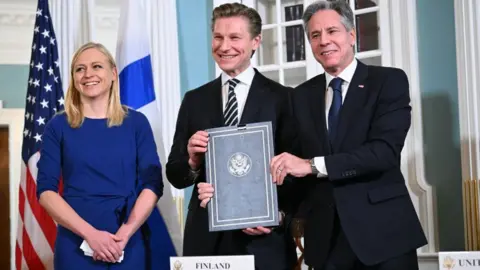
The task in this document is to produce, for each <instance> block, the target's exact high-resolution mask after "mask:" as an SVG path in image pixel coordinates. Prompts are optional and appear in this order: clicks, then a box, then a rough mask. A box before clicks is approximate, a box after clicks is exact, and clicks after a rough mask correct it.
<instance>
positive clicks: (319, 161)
mask: <svg viewBox="0 0 480 270" xmlns="http://www.w3.org/2000/svg"><path fill="white" fill-rule="evenodd" d="M313 163H315V167H317V170H318V174H317V177H318V178H321V177H327V176H328V173H327V167H326V166H325V157H315V158H314V159H313Z"/></svg>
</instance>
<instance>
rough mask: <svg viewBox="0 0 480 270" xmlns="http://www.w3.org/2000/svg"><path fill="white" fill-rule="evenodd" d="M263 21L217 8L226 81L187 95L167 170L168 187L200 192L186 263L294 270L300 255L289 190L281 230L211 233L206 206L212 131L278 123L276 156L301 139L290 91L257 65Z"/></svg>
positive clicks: (215, 50)
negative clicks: (204, 260)
mask: <svg viewBox="0 0 480 270" xmlns="http://www.w3.org/2000/svg"><path fill="white" fill-rule="evenodd" d="M261 25H262V22H261V18H260V16H259V15H258V13H257V12H256V11H255V10H254V9H252V8H248V7H246V6H245V5H242V4H239V3H233V4H225V5H222V6H219V7H217V8H215V10H214V11H213V19H212V37H213V41H212V54H213V58H214V59H215V61H216V63H217V64H218V66H219V67H220V68H221V69H222V71H223V72H222V74H221V76H219V77H218V78H217V79H215V80H213V81H211V82H209V83H207V84H205V85H203V86H200V87H199V88H197V89H194V90H192V91H189V92H187V93H186V94H185V97H184V99H183V101H182V104H181V107H180V111H179V114H178V119H177V126H176V131H175V136H174V140H173V145H172V149H171V153H170V155H169V158H168V163H167V165H166V173H167V177H168V180H169V181H170V182H171V183H172V185H173V186H175V187H176V188H180V189H182V188H186V187H189V186H192V185H195V188H194V189H193V192H192V196H191V199H190V203H189V206H188V214H187V220H186V225H185V235H184V250H183V255H184V256H210V255H245V254H253V255H254V256H255V265H256V269H265V270H270V269H280V270H283V269H292V267H293V265H294V264H295V262H296V250H295V244H294V242H293V238H292V237H291V235H290V232H289V229H288V223H289V221H288V220H290V217H291V214H290V213H291V211H290V210H289V200H288V198H286V196H283V194H284V190H285V188H284V187H280V188H279V189H278V196H279V208H280V209H281V210H283V212H284V213H285V215H286V216H285V218H284V219H283V221H282V223H281V224H282V225H281V226H279V227H277V228H263V227H258V228H248V229H245V230H238V231H227V232H209V228H208V212H207V210H206V209H205V207H206V204H207V203H208V201H209V200H210V198H211V197H212V196H213V187H212V186H211V185H210V184H208V183H205V180H206V179H205V177H206V176H205V165H204V153H205V152H206V150H207V144H208V134H207V132H205V131H204V130H205V129H208V128H215V127H221V126H231V125H233V126H235V125H238V124H247V123H255V122H262V121H271V122H272V128H273V131H274V139H275V150H276V153H281V151H288V148H287V147H288V146H289V145H291V142H292V141H293V140H294V138H293V137H294V136H295V133H294V130H293V129H291V128H290V122H291V121H292V119H293V116H292V112H291V102H290V96H289V95H290V90H291V89H289V88H286V87H284V86H282V85H280V84H278V83H276V82H274V81H272V80H270V79H268V78H266V77H265V76H263V75H262V74H260V73H259V72H258V71H257V70H255V69H254V68H253V67H252V66H251V64H250V58H251V56H252V55H253V53H254V52H255V50H256V49H257V48H258V47H259V45H260V40H261V36H260V33H261Z"/></svg>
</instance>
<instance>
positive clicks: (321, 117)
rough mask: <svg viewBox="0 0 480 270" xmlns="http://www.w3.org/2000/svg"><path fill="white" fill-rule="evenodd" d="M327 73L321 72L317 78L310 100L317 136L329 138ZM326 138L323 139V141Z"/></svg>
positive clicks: (309, 96) (311, 90)
mask: <svg viewBox="0 0 480 270" xmlns="http://www.w3.org/2000/svg"><path fill="white" fill-rule="evenodd" d="M325 84H326V82H325V73H324V74H320V75H318V76H317V78H316V79H315V81H314V83H313V85H312V87H311V89H310V94H309V95H308V99H309V102H310V111H311V114H312V119H313V120H314V122H315V130H316V131H317V138H319V139H321V138H327V136H328V133H327V126H326V123H325V89H326V86H325ZM327 140H328V138H327V139H326V140H321V141H322V143H324V142H326V141H327Z"/></svg>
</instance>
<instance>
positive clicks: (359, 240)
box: [293, 61, 427, 267]
mask: <svg viewBox="0 0 480 270" xmlns="http://www.w3.org/2000/svg"><path fill="white" fill-rule="evenodd" d="M325 84H326V82H325V74H321V75H318V76H316V77H314V78H312V79H310V80H309V81H307V82H305V83H303V84H302V85H300V86H298V87H297V88H296V89H295V90H294V94H293V108H294V114H295V117H296V119H297V128H298V130H299V133H298V138H299V141H300V142H301V149H300V150H299V152H300V153H299V154H300V156H302V157H303V158H313V157H318V156H325V164H326V168H327V172H328V178H323V179H322V178H317V177H316V176H308V177H306V178H304V179H297V180H296V181H303V182H301V183H300V184H301V185H304V189H303V191H304V192H306V194H304V195H303V196H305V198H306V199H305V201H304V202H303V204H302V206H301V208H300V211H299V215H300V216H303V217H304V218H306V225H305V260H306V263H307V264H309V265H313V266H315V267H321V266H322V264H323V263H324V262H325V259H326V257H327V255H328V250H329V249H330V245H331V243H330V238H331V233H332V229H333V220H334V214H335V211H337V213H338V217H339V220H340V224H341V227H342V229H343V231H344V233H345V235H346V237H347V239H348V241H349V243H350V246H351V247H352V249H353V251H354V252H355V254H356V255H357V257H358V258H359V260H360V261H361V262H362V263H364V264H366V265H372V264H377V263H379V262H382V261H384V260H387V259H389V258H392V257H394V256H397V255H401V254H403V253H405V252H407V251H410V250H413V249H416V248H418V247H420V246H423V245H425V244H426V243H427V241H426V238H425V236H424V233H423V230H422V228H421V225H420V222H419V220H418V217H417V214H416V212H415V209H414V207H413V204H412V202H411V199H410V197H409V193H408V190H407V188H406V186H405V180H404V178H403V176H402V173H401V171H400V153H401V151H402V148H403V145H404V141H405V138H406V135H407V132H408V130H409V128H410V122H411V116H410V111H411V107H410V105H409V103H410V96H409V84H408V79H407V76H406V74H405V73H404V72H403V71H402V70H400V69H396V68H387V67H375V66H366V65H364V64H363V63H361V62H360V61H359V62H358V65H357V69H356V71H355V74H354V76H353V79H352V81H351V83H350V85H349V89H348V92H347V96H346V98H345V100H344V103H343V106H342V109H341V112H340V116H339V117H340V119H339V124H338V129H337V136H336V138H335V139H334V141H333V142H330V141H329V139H328V137H327V136H328V135H327V128H326V121H325V89H326V85H325Z"/></svg>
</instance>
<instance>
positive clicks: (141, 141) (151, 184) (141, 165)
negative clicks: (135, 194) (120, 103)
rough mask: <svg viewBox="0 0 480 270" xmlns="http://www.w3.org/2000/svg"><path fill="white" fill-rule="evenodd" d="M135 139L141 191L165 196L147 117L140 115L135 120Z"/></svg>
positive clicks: (159, 165)
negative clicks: (145, 190)
mask: <svg viewBox="0 0 480 270" xmlns="http://www.w3.org/2000/svg"><path fill="white" fill-rule="evenodd" d="M135 120H136V121H135V128H136V130H135V139H136V143H137V172H138V178H139V183H140V191H141V190H143V189H146V188H148V189H150V190H152V191H153V192H154V193H155V194H156V195H157V196H158V197H159V198H160V197H161V196H162V195H163V179H162V166H161V164H160V159H159V157H158V153H157V146H156V144H155V139H154V137H153V132H152V128H151V126H150V123H149V122H148V119H147V117H145V115H143V114H142V113H138V117H136V119H135Z"/></svg>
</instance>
